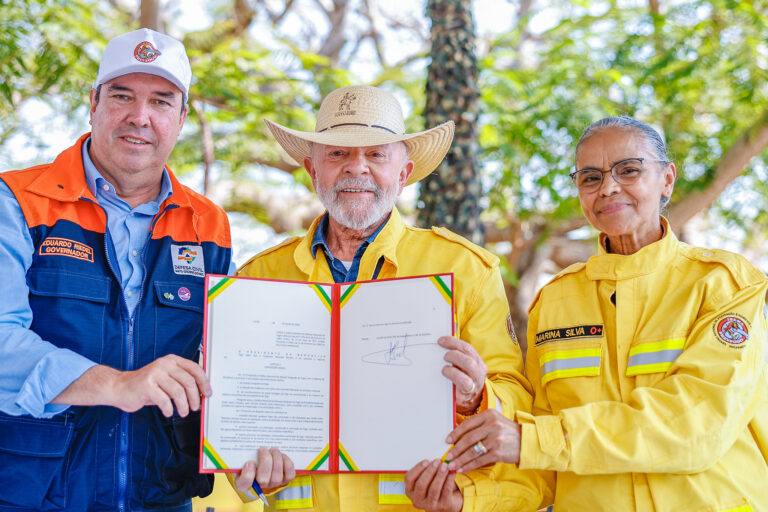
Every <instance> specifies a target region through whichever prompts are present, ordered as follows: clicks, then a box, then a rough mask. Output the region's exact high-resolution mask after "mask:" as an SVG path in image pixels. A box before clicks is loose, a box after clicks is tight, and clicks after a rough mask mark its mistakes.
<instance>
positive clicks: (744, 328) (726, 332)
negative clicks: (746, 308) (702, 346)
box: [712, 313, 749, 348]
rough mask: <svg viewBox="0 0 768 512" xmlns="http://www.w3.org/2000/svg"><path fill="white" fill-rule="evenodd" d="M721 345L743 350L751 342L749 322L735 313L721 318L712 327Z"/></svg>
mask: <svg viewBox="0 0 768 512" xmlns="http://www.w3.org/2000/svg"><path fill="white" fill-rule="evenodd" d="M712 327H713V330H714V331H715V336H717V339H718V341H719V342H720V343H722V344H724V345H727V346H729V347H735V348H741V347H743V346H744V343H746V342H747V340H749V322H748V321H747V319H746V318H744V317H743V316H741V315H737V314H735V313H727V314H725V315H721V316H719V317H718V318H717V319H716V320H715V322H714V325H713V326H712Z"/></svg>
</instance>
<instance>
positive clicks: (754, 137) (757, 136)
mask: <svg viewBox="0 0 768 512" xmlns="http://www.w3.org/2000/svg"><path fill="white" fill-rule="evenodd" d="M766 146H768V110H767V111H765V112H763V115H762V116H760V118H759V119H758V120H757V121H756V122H755V123H754V124H753V125H752V126H751V127H749V128H748V129H747V130H746V131H745V132H744V133H743V134H742V135H741V137H739V138H738V140H737V141H736V143H734V145H733V146H731V147H730V148H729V149H728V151H726V153H725V154H724V155H723V157H722V158H721V159H720V160H719V161H718V162H717V165H716V166H715V177H714V179H713V180H712V181H711V182H710V184H709V185H708V186H707V187H706V188H704V189H703V190H696V191H692V192H690V193H689V194H686V196H685V197H684V198H683V199H682V200H680V201H679V202H677V203H675V204H673V205H671V206H670V208H669V222H670V224H671V225H672V226H673V227H674V229H675V231H680V230H681V229H682V228H683V226H685V224H686V223H687V222H688V221H689V220H691V218H693V216H694V215H696V214H697V213H699V212H701V211H702V210H705V209H707V208H709V206H710V205H711V204H712V203H713V202H714V201H715V199H717V197H718V196H719V195H720V194H721V193H722V192H723V191H724V190H725V188H726V187H727V186H728V184H729V183H731V182H732V181H733V180H735V179H736V178H737V177H738V176H739V175H741V174H742V173H744V171H746V169H747V166H748V165H749V161H750V160H751V159H752V158H753V157H755V156H757V155H759V154H760V153H761V152H762V151H763V150H764V149H765V148H766Z"/></svg>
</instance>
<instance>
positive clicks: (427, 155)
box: [265, 85, 453, 185]
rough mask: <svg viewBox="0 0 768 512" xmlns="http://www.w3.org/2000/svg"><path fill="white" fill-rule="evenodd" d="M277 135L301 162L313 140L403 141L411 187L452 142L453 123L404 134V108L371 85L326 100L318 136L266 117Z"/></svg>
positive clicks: (351, 143)
mask: <svg viewBox="0 0 768 512" xmlns="http://www.w3.org/2000/svg"><path fill="white" fill-rule="evenodd" d="M265 121H266V123H267V126H268V127H269V129H270V131H271V132H272V135H274V136H275V139H277V142H279V143H280V145H281V146H282V147H283V149H284V150H285V151H286V152H287V153H288V154H289V155H291V157H292V158H293V159H294V160H296V161H297V162H298V163H299V164H303V162H304V159H305V158H308V157H309V156H310V152H311V151H310V144H309V143H311V142H317V143H319V144H326V145H329V146H348V147H364V146H379V145H382V144H389V143H390V142H399V141H402V142H403V143H405V145H406V146H407V147H408V152H409V157H410V159H411V160H413V163H414V166H413V173H412V174H411V177H410V178H408V181H407V182H406V183H405V184H406V185H410V184H411V183H416V182H417V181H419V180H420V179H422V178H424V177H425V176H427V175H428V174H429V173H431V172H432V171H433V170H434V169H435V168H436V167H437V166H438V165H439V164H440V162H441V161H442V160H443V158H444V157H445V154H446V153H447V152H448V148H450V146H451V141H452V140H453V121H447V122H445V123H443V124H441V125H438V126H435V127H434V128H432V129H429V130H425V131H423V132H418V133H405V123H404V122H403V110H402V108H401V107H400V103H399V102H398V101H397V100H396V99H395V97H394V96H392V95H391V94H389V93H388V92H386V91H382V90H381V89H377V88H376V87H369V86H367V85H353V86H350V87H342V88H341V89H336V90H335V91H333V92H332V93H330V94H329V95H328V96H326V97H325V99H324V100H323V102H322V104H321V105H320V110H319V111H318V113H317V123H316V124H315V131H314V132H302V131H299V130H292V129H290V128H286V127H285V126H281V125H279V124H277V123H274V122H272V121H270V120H269V119H265Z"/></svg>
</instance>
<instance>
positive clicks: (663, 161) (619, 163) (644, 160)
mask: <svg viewBox="0 0 768 512" xmlns="http://www.w3.org/2000/svg"><path fill="white" fill-rule="evenodd" d="M633 160H636V161H638V162H640V165H641V166H642V165H643V162H661V163H663V164H664V165H668V164H671V163H672V162H671V161H670V160H664V159H661V158H625V159H623V160H620V161H618V162H616V163H615V164H613V165H612V166H611V168H610V169H608V170H607V171H603V170H601V169H591V168H586V169H579V170H577V171H573V172H572V173H570V174H569V175H568V176H569V177H570V178H571V181H573V182H574V184H576V176H578V175H579V173H584V172H599V173H600V183H599V184H598V185H597V186H596V187H595V188H594V190H598V189H599V188H600V187H601V186H602V185H603V182H604V181H605V175H606V174H608V173H611V177H612V178H613V181H615V182H616V183H618V184H619V185H631V184H632V183H635V181H637V179H639V178H640V176H638V177H637V179H636V180H635V181H632V182H630V183H622V182H621V181H619V178H617V177H616V174H614V172H613V171H614V169H616V168H617V167H618V166H620V165H621V164H625V163H627V162H629V161H633ZM640 170H643V169H642V168H641V169H640ZM576 188H577V189H578V188H579V186H578V185H576ZM590 191H593V190H590Z"/></svg>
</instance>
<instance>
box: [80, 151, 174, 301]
mask: <svg viewBox="0 0 768 512" xmlns="http://www.w3.org/2000/svg"><path fill="white" fill-rule="evenodd" d="M90 145H91V139H90V138H88V139H87V140H86V141H85V142H84V143H83V167H84V168H85V182H86V183H87V184H88V188H89V189H91V192H93V195H94V196H96V201H98V203H99V204H100V205H101V206H102V207H103V208H104V210H105V211H106V212H107V232H108V233H109V237H110V238H111V240H112V244H113V245H114V247H115V254H117V262H118V265H119V267H120V284H121V286H122V287H123V297H125V303H126V305H127V306H128V311H129V313H130V314H131V316H132V315H133V311H134V309H136V305H137V304H138V303H139V295H140V294H141V283H142V281H144V263H143V253H144V248H145V247H146V245H147V240H149V228H150V227H151V226H152V219H153V218H154V216H155V215H157V213H158V212H159V211H160V205H161V204H163V201H165V200H166V199H168V198H169V197H170V196H171V194H173V186H172V185H171V178H170V177H169V176H168V171H167V170H165V169H163V178H162V183H161V185H160V194H159V195H158V196H157V199H155V200H154V201H150V202H148V203H144V204H140V205H138V206H137V207H136V208H131V206H130V205H129V204H128V203H126V202H125V201H123V200H122V199H120V198H119V197H118V196H117V193H116V192H115V187H114V186H112V184H111V183H109V182H108V181H107V180H106V179H104V177H103V176H102V175H101V173H100V172H99V171H98V169H96V166H95V165H93V161H92V160H91V157H90V155H89V154H88V148H89V147H90Z"/></svg>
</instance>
